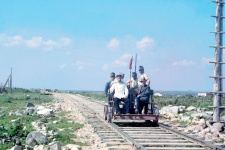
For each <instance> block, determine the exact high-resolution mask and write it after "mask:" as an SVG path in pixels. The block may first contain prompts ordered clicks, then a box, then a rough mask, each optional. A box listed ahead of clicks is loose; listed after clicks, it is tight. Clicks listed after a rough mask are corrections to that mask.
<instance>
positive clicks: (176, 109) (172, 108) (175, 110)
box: [169, 106, 179, 114]
mask: <svg viewBox="0 0 225 150" xmlns="http://www.w3.org/2000/svg"><path fill="white" fill-rule="evenodd" d="M169 111H170V112H171V113H173V114H178V113H179V107H178V106H172V107H170V109H169Z"/></svg>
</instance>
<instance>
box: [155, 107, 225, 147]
mask: <svg viewBox="0 0 225 150" xmlns="http://www.w3.org/2000/svg"><path fill="white" fill-rule="evenodd" d="M159 112H160V115H161V116H162V117H163V118H165V120H164V121H163V122H164V123H166V124H169V125H170V126H172V127H174V128H175V129H177V130H180V131H183V132H186V133H188V134H190V135H193V136H198V137H201V138H202V139H203V140H206V141H209V142H210V141H211V142H215V143H221V144H225V142H224V141H225V133H224V124H222V123H214V124H211V123H210V121H212V119H213V116H212V115H213V112H212V111H206V109H205V108H196V107H194V106H190V107H188V108H186V107H185V106H172V105H169V106H166V107H163V108H162V109H161V110H160V111H159ZM221 118H222V120H225V116H223V117H221ZM181 122H182V125H180V123H181Z"/></svg>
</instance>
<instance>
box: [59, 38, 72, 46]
mask: <svg viewBox="0 0 225 150" xmlns="http://www.w3.org/2000/svg"><path fill="white" fill-rule="evenodd" d="M59 41H60V42H62V45H64V46H68V45H70V44H71V43H72V40H71V39H70V38H67V37H62V38H61V39H60V40H59Z"/></svg>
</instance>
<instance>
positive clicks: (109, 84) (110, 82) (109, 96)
mask: <svg viewBox="0 0 225 150" xmlns="http://www.w3.org/2000/svg"><path fill="white" fill-rule="evenodd" d="M110 78H111V80H110V81H109V82H107V83H106V85H105V96H106V97H108V102H110V100H111V98H112V97H111V94H110V93H109V89H110V87H111V86H112V85H113V83H114V80H115V73H114V72H111V73H110Z"/></svg>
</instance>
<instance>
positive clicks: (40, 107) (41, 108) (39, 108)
mask: <svg viewBox="0 0 225 150" xmlns="http://www.w3.org/2000/svg"><path fill="white" fill-rule="evenodd" d="M43 109H45V107H44V106H38V107H37V110H43Z"/></svg>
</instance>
